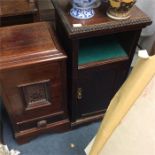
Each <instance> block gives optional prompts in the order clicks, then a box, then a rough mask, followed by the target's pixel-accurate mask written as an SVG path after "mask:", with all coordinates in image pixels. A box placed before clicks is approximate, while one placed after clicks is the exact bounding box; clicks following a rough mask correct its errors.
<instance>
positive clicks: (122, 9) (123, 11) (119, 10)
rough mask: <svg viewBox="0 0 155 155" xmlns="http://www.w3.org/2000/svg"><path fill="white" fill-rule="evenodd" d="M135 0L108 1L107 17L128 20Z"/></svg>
mask: <svg viewBox="0 0 155 155" xmlns="http://www.w3.org/2000/svg"><path fill="white" fill-rule="evenodd" d="M135 2H136V0H109V5H110V7H109V9H108V11H107V15H108V16H109V17H110V18H112V19H116V20H122V19H128V18H129V17H130V10H131V8H132V7H133V5H134V4H135Z"/></svg>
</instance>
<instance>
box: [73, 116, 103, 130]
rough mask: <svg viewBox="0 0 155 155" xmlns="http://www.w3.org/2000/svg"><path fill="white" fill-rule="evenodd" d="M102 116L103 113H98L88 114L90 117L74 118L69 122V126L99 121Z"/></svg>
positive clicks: (75, 126)
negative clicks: (73, 120) (74, 119)
mask: <svg viewBox="0 0 155 155" xmlns="http://www.w3.org/2000/svg"><path fill="white" fill-rule="evenodd" d="M103 117H104V114H103V113H102V114H98V115H95V116H90V117H86V118H81V119H78V120H76V121H75V122H71V128H72V129H74V128H77V127H80V126H83V125H87V124H89V123H92V122H95V121H101V120H102V119H103Z"/></svg>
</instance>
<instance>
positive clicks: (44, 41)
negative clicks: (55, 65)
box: [0, 22, 66, 69]
mask: <svg viewBox="0 0 155 155" xmlns="http://www.w3.org/2000/svg"><path fill="white" fill-rule="evenodd" d="M62 58H66V56H65V54H64V53H62V49H60V47H59V45H58V42H57V40H56V38H55V35H54V32H53V31H52V29H51V26H50V24H49V23H46V22H39V23H31V24H24V25H18V26H10V27H4V28H0V69H5V68H10V67H15V66H21V65H27V64H33V63H37V62H42V61H51V60H57V59H62Z"/></svg>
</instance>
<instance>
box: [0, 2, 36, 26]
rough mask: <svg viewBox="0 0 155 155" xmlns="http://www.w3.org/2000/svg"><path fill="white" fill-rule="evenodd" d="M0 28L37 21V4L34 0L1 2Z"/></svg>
mask: <svg viewBox="0 0 155 155" xmlns="http://www.w3.org/2000/svg"><path fill="white" fill-rule="evenodd" d="M0 19H1V22H0V26H8V25H16V24H26V23H31V22H34V21H36V20H38V8H37V3H36V2H35V1H34V0H32V1H31V0H1V1H0Z"/></svg>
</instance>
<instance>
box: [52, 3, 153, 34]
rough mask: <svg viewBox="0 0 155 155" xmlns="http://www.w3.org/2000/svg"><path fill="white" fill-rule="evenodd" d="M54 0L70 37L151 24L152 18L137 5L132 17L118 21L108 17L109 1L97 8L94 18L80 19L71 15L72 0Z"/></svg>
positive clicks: (137, 27)
mask: <svg viewBox="0 0 155 155" xmlns="http://www.w3.org/2000/svg"><path fill="white" fill-rule="evenodd" d="M52 2H53V4H54V7H55V9H56V10H57V13H58V15H59V17H60V19H61V21H62V22H63V24H64V26H65V28H66V30H67V33H68V35H69V36H70V37H78V36H82V35H86V33H87V34H89V33H92V32H95V33H97V32H98V33H103V34H104V33H105V34H108V33H114V32H120V31H127V30H134V29H141V28H143V27H145V26H147V25H149V24H151V19H150V18H149V17H148V16H147V15H146V14H144V13H143V12H142V11H141V10H140V9H138V8H137V7H136V6H135V7H133V8H132V10H131V17H130V18H129V19H127V20H120V21H116V20H113V19H110V18H109V17H107V15H106V10H107V3H104V4H102V6H101V7H100V8H97V9H95V16H94V17H93V18H91V19H86V20H79V19H75V18H73V17H71V16H70V9H71V7H72V5H71V1H70V0H52ZM76 24H80V27H75V25H76Z"/></svg>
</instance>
